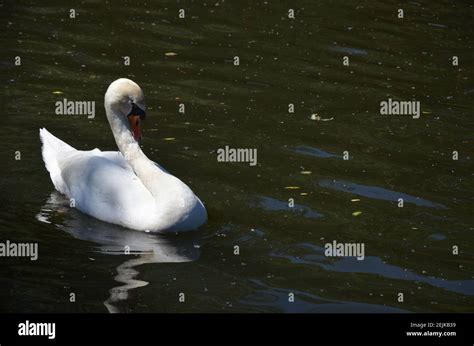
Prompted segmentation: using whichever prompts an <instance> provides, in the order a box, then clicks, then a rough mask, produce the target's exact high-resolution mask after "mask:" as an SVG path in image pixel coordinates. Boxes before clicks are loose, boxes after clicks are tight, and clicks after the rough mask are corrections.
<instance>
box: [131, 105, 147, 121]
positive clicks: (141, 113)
mask: <svg viewBox="0 0 474 346" xmlns="http://www.w3.org/2000/svg"><path fill="white" fill-rule="evenodd" d="M131 115H138V116H140V119H145V111H144V110H143V109H141V108H140V107H138V106H137V105H136V104H135V103H134V102H132V110H131V111H130V113H128V114H127V117H129V116H131Z"/></svg>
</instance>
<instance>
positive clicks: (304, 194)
mask: <svg viewBox="0 0 474 346" xmlns="http://www.w3.org/2000/svg"><path fill="white" fill-rule="evenodd" d="M307 194H308V193H307V192H300V195H301V196H306V195H307Z"/></svg>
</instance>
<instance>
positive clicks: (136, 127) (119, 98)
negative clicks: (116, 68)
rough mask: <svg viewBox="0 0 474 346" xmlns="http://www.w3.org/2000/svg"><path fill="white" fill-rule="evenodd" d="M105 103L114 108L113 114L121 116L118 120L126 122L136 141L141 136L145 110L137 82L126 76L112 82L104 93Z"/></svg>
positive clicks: (143, 98) (141, 92)
mask: <svg viewBox="0 0 474 346" xmlns="http://www.w3.org/2000/svg"><path fill="white" fill-rule="evenodd" d="M105 105H106V107H107V105H110V106H111V107H112V108H113V109H114V110H115V112H114V113H115V115H116V116H118V117H122V119H120V120H122V121H124V122H125V123H126V124H127V126H128V128H129V130H130V131H131V132H132V134H133V138H135V140H137V141H138V140H139V139H140V138H141V121H142V120H143V119H145V110H146V106H145V97H144V96H143V91H142V89H141V88H140V87H139V86H138V84H137V83H135V82H134V81H132V80H130V79H127V78H120V79H117V80H116V81H114V82H112V83H111V84H110V85H109V88H108V89H107V92H106V93H105ZM125 119H126V120H128V122H127V121H125ZM109 120H111V119H109Z"/></svg>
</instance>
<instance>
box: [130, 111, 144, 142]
mask: <svg viewBox="0 0 474 346" xmlns="http://www.w3.org/2000/svg"><path fill="white" fill-rule="evenodd" d="M128 122H129V123H130V128H131V129H132V133H133V138H135V140H136V141H139V140H140V139H142V130H141V128H140V122H141V120H140V116H139V115H133V114H132V115H129V116H128Z"/></svg>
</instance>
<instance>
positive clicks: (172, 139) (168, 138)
mask: <svg viewBox="0 0 474 346" xmlns="http://www.w3.org/2000/svg"><path fill="white" fill-rule="evenodd" d="M174 139H175V138H174V137H166V138H163V140H164V141H174Z"/></svg>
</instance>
